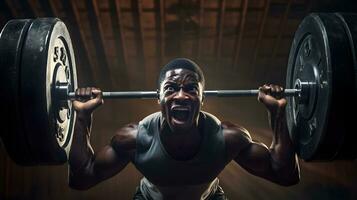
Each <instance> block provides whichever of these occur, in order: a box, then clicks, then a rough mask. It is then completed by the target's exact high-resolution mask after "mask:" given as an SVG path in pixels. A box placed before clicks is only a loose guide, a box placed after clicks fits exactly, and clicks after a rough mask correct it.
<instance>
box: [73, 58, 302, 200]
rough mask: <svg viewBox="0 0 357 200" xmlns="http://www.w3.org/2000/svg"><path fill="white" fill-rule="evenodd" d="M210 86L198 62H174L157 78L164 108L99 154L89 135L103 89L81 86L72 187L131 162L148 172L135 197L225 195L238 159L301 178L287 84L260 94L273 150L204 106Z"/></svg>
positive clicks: (272, 174) (283, 181) (287, 178)
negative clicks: (225, 180)
mask: <svg viewBox="0 0 357 200" xmlns="http://www.w3.org/2000/svg"><path fill="white" fill-rule="evenodd" d="M204 85H205V80H204V76H203V73H202V71H201V69H200V68H199V67H198V65H197V64H195V63H194V62H193V61H191V60H189V59H184V58H178V59H174V60H173V61H171V62H169V63H168V64H167V65H166V66H165V67H163V68H162V70H161V72H160V77H159V81H158V103H159V104H160V106H161V112H157V113H154V114H151V115H149V116H148V117H146V118H145V119H143V120H142V121H140V122H139V123H138V124H129V125H126V126H124V127H123V128H121V129H119V130H118V131H117V132H116V133H115V135H114V136H113V138H112V140H111V142H110V144H108V145H107V146H105V147H104V148H103V149H102V150H100V151H97V152H94V151H93V149H92V148H91V145H90V140H89V137H90V132H91V116H92V112H93V111H94V110H95V109H96V108H97V107H98V106H100V105H101V104H103V100H102V94H101V91H100V90H99V89H95V88H81V89H78V90H77V91H76V95H77V97H78V100H79V101H74V102H73V105H74V108H75V110H76V111H77V114H78V115H77V116H78V117H77V123H76V125H75V131H74V136H73V142H72V148H71V152H70V158H69V164H70V174H69V185H70V186H71V187H72V188H75V189H88V188H90V187H92V186H94V185H95V184H97V183H99V182H101V181H103V180H105V179H107V178H109V177H112V176H114V175H115V174H117V173H118V172H120V171H121V170H122V169H123V168H124V167H125V166H126V165H127V164H128V163H129V162H132V163H133V164H134V165H135V166H136V168H137V169H138V170H139V171H140V172H141V173H142V174H143V175H144V177H143V179H142V180H141V181H140V185H139V187H138V188H137V192H136V194H135V196H134V199H155V200H156V199H226V197H225V195H224V192H223V190H222V188H221V187H220V186H219V181H218V178H217V176H218V174H219V173H220V172H221V171H222V170H223V169H224V167H225V166H226V165H227V164H228V163H229V162H230V161H232V160H234V161H235V162H237V163H238V164H239V165H241V166H242V167H243V168H244V169H246V170H247V171H248V172H250V173H252V174H253V175H256V176H260V177H262V178H265V179H267V180H270V181H272V182H275V183H278V184H280V185H292V184H296V183H297V182H298V181H299V179H300V177H299V166H298V162H297V159H296V155H295V153H294V150H293V146H292V142H291V141H290V138H289V134H288V130H287V126H286V121H285V112H284V109H285V105H286V99H285V98H283V95H282V94H283V91H284V89H283V88H281V87H280V86H276V85H264V86H262V87H260V92H259V95H258V100H259V101H260V102H262V103H263V104H264V105H265V106H266V108H267V110H268V113H269V120H270V125H271V128H272V130H273V141H272V144H271V146H270V148H267V147H266V146H265V145H264V144H261V143H257V142H254V141H252V139H251V137H250V135H249V133H248V131H247V130H246V129H244V128H243V127H240V126H238V125H235V124H232V123H230V122H220V121H219V120H218V119H217V118H216V117H214V116H213V115H211V114H209V113H206V112H203V111H201V106H202V104H203V100H204V96H203V91H204Z"/></svg>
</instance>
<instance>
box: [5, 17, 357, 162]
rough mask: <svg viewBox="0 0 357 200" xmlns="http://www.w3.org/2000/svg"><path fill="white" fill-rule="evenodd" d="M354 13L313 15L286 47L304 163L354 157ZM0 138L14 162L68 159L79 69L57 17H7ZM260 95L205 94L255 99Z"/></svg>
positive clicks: (294, 124)
mask: <svg viewBox="0 0 357 200" xmlns="http://www.w3.org/2000/svg"><path fill="white" fill-rule="evenodd" d="M356 37H357V15H355V14H341V13H312V14H310V15H308V16H306V17H305V18H304V19H303V21H302V22H301V24H300V25H299V27H298V29H297V31H296V32H295V36H294V39H293V42H292V46H291V49H290V54H289V60H288V66H287V76H286V85H285V87H286V88H287V89H285V91H284V95H285V97H286V98H287V101H288V104H287V107H286V116H287V125H288V129H289V134H290V138H291V139H292V141H293V143H294V146H295V150H296V152H297V154H298V155H299V157H300V158H302V159H304V160H305V161H312V160H336V159H348V160H350V159H355V158H356V156H357V151H356V150H355V148H353V144H354V142H355V141H356V140H355V139H356V136H355V134H354V132H355V131H354V127H353V122H355V118H354V117H351V116H353V114H354V113H356V111H357V109H356V107H357V106H356V105H355V104H356V102H357V61H356V60H357V56H356V48H357V38H356ZM0 67H1V71H2V72H3V73H0V91H1V92H0V98H1V100H2V103H1V105H0V106H1V107H0V108H1V110H2V111H3V113H5V114H6V116H7V117H6V118H5V119H4V120H2V121H1V127H3V130H2V131H1V134H0V136H1V139H2V141H3V143H4V146H5V148H6V150H7V152H8V154H9V156H10V157H11V158H12V159H13V160H14V161H15V162H16V163H17V164H19V165H24V166H27V165H53V164H62V163H64V162H66V161H67V159H68V154H69V150H70V147H71V140H72V135H73V131H74V125H75V121H76V113H75V112H74V110H73V106H72V100H73V99H75V94H74V91H75V90H76V88H77V87H78V86H77V74H76V73H77V72H76V64H75V57H74V52H73V47H72V43H71V39H70V35H69V33H68V30H67V28H66V26H65V24H64V23H63V22H62V21H61V20H59V19H57V18H38V19H16V20H10V21H9V22H8V23H7V24H6V25H5V26H4V28H3V29H2V31H1V33H0ZM258 92H259V91H258V90H256V89H255V90H206V91H204V94H205V96H208V97H210V96H217V97H241V96H256V95H257V94H258ZM103 98H112V99H117V98H120V99H123V98H157V93H156V91H118V92H103Z"/></svg>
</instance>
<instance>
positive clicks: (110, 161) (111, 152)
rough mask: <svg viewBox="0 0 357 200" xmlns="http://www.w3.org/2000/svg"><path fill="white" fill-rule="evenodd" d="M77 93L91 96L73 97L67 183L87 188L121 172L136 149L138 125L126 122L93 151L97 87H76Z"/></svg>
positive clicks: (99, 103) (98, 99)
mask: <svg viewBox="0 0 357 200" xmlns="http://www.w3.org/2000/svg"><path fill="white" fill-rule="evenodd" d="M77 93H78V96H82V97H84V96H86V95H87V96H92V93H93V94H94V95H95V98H91V99H89V100H83V99H82V101H75V102H74V107H75V109H76V112H77V121H76V123H75V127H74V135H73V139H72V145H71V150H70V154H69V186H70V187H71V188H74V189H79V190H84V189H88V188H90V187H92V186H94V185H96V184H97V183H99V182H101V181H103V180H105V179H108V178H110V177H112V176H113V175H115V174H117V173H118V172H120V171H121V170H122V169H123V168H124V167H125V166H126V165H127V164H128V163H129V161H130V158H131V155H132V154H133V151H135V141H136V133H137V126H136V125H127V126H125V127H124V128H122V129H120V130H118V131H117V132H116V134H115V136H114V137H113V138H112V140H111V142H110V144H108V145H106V146H105V147H104V148H103V149H101V150H100V151H98V152H95V151H94V150H93V148H92V146H91V144H90V133H91V121H92V112H93V111H94V109H95V108H96V107H98V106H99V105H101V104H102V103H103V101H102V98H101V92H100V91H99V90H96V89H93V88H91V89H85V88H84V89H79V90H77Z"/></svg>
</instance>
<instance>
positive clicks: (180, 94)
mask: <svg viewBox="0 0 357 200" xmlns="http://www.w3.org/2000/svg"><path fill="white" fill-rule="evenodd" d="M175 99H177V100H186V99H188V96H187V94H186V92H185V91H184V90H183V88H180V90H179V91H178V93H177V95H175Z"/></svg>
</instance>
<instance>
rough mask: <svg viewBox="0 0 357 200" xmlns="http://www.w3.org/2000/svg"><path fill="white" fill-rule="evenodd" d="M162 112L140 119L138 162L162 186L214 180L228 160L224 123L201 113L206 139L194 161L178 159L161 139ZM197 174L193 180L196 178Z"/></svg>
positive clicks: (155, 182)
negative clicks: (170, 153) (167, 150)
mask: <svg viewBox="0 0 357 200" xmlns="http://www.w3.org/2000/svg"><path fill="white" fill-rule="evenodd" d="M162 120H163V118H162V114H161V112H157V113H153V114H151V115H149V116H147V117H146V118H144V119H143V120H142V121H140V122H139V126H138V134H137V138H136V155H135V160H134V165H135V166H136V168H137V169H138V170H139V171H140V172H141V173H142V174H143V175H144V176H145V177H146V178H147V179H148V180H149V181H150V182H152V183H153V184H155V185H161V186H180V185H198V184H203V183H207V182H211V181H213V180H214V179H215V178H216V177H217V175H218V174H219V173H220V172H221V171H222V170H223V168H224V167H225V165H226V164H227V163H228V161H227V160H228V159H227V156H226V155H227V154H226V148H225V141H224V137H223V132H222V126H221V122H220V121H219V120H218V119H217V118H216V117H215V116H213V115H211V114H209V113H206V112H201V113H200V121H201V122H203V141H202V143H201V146H200V149H199V151H198V153H197V154H196V155H195V157H194V158H192V159H191V160H185V161H181V160H175V159H173V158H172V157H171V156H170V155H169V154H168V153H167V152H166V150H165V148H164V146H163V145H162V143H161V140H160V136H159V134H160V124H161V122H162ZM193 176H195V178H194V179H193V178H192V177H193Z"/></svg>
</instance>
